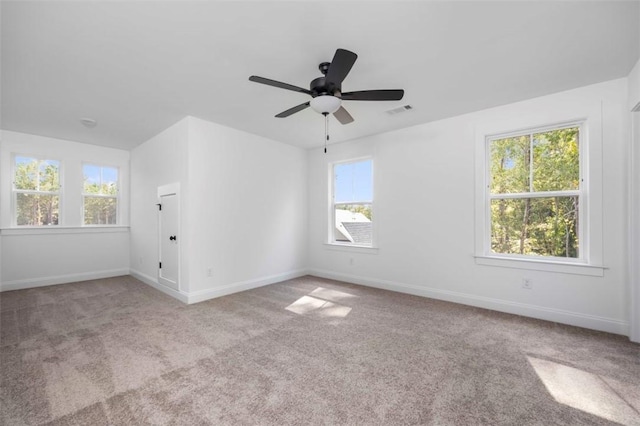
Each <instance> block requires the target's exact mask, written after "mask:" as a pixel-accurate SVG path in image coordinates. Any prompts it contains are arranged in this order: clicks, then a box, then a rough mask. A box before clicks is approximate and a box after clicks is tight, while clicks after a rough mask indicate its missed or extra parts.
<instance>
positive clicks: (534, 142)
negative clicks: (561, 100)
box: [488, 126, 581, 258]
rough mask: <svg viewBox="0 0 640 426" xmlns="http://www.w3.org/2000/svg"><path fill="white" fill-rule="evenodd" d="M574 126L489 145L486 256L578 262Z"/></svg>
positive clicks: (576, 132) (492, 141)
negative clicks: (488, 249) (488, 239)
mask: <svg viewBox="0 0 640 426" xmlns="http://www.w3.org/2000/svg"><path fill="white" fill-rule="evenodd" d="M579 140H580V129H579V127H578V126H572V127H565V128H558V129H553V130H545V131H541V132H537V133H536V132H532V133H528V134H522V135H517V136H509V137H502V138H495V139H489V141H488V143H489V154H490V159H489V163H490V164H489V169H490V170H489V174H490V180H489V209H490V219H491V250H492V252H494V253H498V254H518V255H538V256H552V257H565V258H578V257H579V256H580V251H579V243H580V241H579V235H580V234H579V225H580V224H579V218H580V214H579V213H580V183H581V182H580V151H579V144H580V142H579Z"/></svg>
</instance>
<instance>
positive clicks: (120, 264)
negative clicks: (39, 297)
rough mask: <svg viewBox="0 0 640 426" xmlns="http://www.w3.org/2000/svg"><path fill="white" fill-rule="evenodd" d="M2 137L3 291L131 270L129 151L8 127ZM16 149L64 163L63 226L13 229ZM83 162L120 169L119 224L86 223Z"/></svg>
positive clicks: (62, 167) (62, 177)
mask: <svg viewBox="0 0 640 426" xmlns="http://www.w3.org/2000/svg"><path fill="white" fill-rule="evenodd" d="M1 135H2V138H1V140H0V182H1V184H0V226H1V228H2V229H1V231H0V233H1V235H2V240H1V247H0V250H1V251H2V257H1V261H2V264H1V271H0V280H1V282H2V290H11V289H18V288H24V287H33V286H38V285H49V284H57V283H62V282H71V281H80V280H85V279H91V278H100V277H107V276H116V275H124V274H127V273H128V270H129V255H128V253H129V230H128V227H127V226H128V223H129V185H128V182H129V152H128V151H124V150H119V149H112V148H105V147H99V146H94V145H87V144H82V143H77V142H72V141H66V140H60V139H53V138H48V137H43V136H36V135H29V134H24V133H16V132H9V131H2V133H1ZM15 153H18V154H26V155H34V156H38V157H46V158H49V159H56V160H60V161H61V181H62V182H61V183H62V188H63V191H62V195H61V213H60V225H59V226H52V227H44V228H43V227H39V228H31V229H30V228H25V227H20V228H12V226H11V225H12V213H11V190H12V181H13V179H12V177H11V161H12V160H11V157H12V154H15ZM83 162H92V163H96V164H104V165H110V166H116V167H118V169H119V173H120V184H121V187H120V198H119V209H120V210H119V217H120V220H121V223H120V224H119V225H120V226H117V227H83V226H82V187H83V177H82V163H83Z"/></svg>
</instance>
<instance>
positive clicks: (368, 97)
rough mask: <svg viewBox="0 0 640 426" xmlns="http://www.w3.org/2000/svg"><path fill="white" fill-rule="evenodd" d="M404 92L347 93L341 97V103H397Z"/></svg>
mask: <svg viewBox="0 0 640 426" xmlns="http://www.w3.org/2000/svg"><path fill="white" fill-rule="evenodd" d="M403 96H404V90H402V89H400V90H362V91H360V92H347V93H343V94H342V95H341V98H342V100H343V101H399V100H400V99H402V97H403Z"/></svg>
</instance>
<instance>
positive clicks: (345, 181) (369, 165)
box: [333, 160, 373, 203]
mask: <svg viewBox="0 0 640 426" xmlns="http://www.w3.org/2000/svg"><path fill="white" fill-rule="evenodd" d="M333 170H334V178H335V202H336V203H344V202H350V201H373V161H372V160H365V161H358V162H355V163H346V164H336V165H335V166H334V169H333Z"/></svg>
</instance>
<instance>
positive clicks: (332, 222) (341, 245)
mask: <svg viewBox="0 0 640 426" xmlns="http://www.w3.org/2000/svg"><path fill="white" fill-rule="evenodd" d="M362 161H371V184H372V186H373V191H372V197H371V201H349V202H340V203H337V204H338V205H341V204H371V216H372V217H373V218H374V220H373V221H372V224H371V233H372V235H371V245H370V246H367V245H362V244H354V243H345V242H340V241H335V240H334V239H333V237H334V229H333V228H335V226H336V209H335V206H336V203H335V170H334V168H335V166H337V165H341V164H350V163H359V162H362ZM328 173H329V191H328V192H329V197H328V198H329V200H328V206H329V212H328V213H329V214H328V217H329V223H328V226H327V240H326V241H327V242H326V243H325V245H327V247H328V248H336V249H345V250H347V251H362V252H365V253H367V252H368V253H370V252H372V251H373V252H375V253H377V249H378V244H377V234H378V233H377V221H376V220H375V217H376V216H375V214H376V212H375V198H376V196H375V191H376V185H375V161H374V159H373V157H372V156H365V157H356V158H350V159H348V160H340V161H334V162H331V163H329V170H328ZM329 246H331V247H329Z"/></svg>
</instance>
